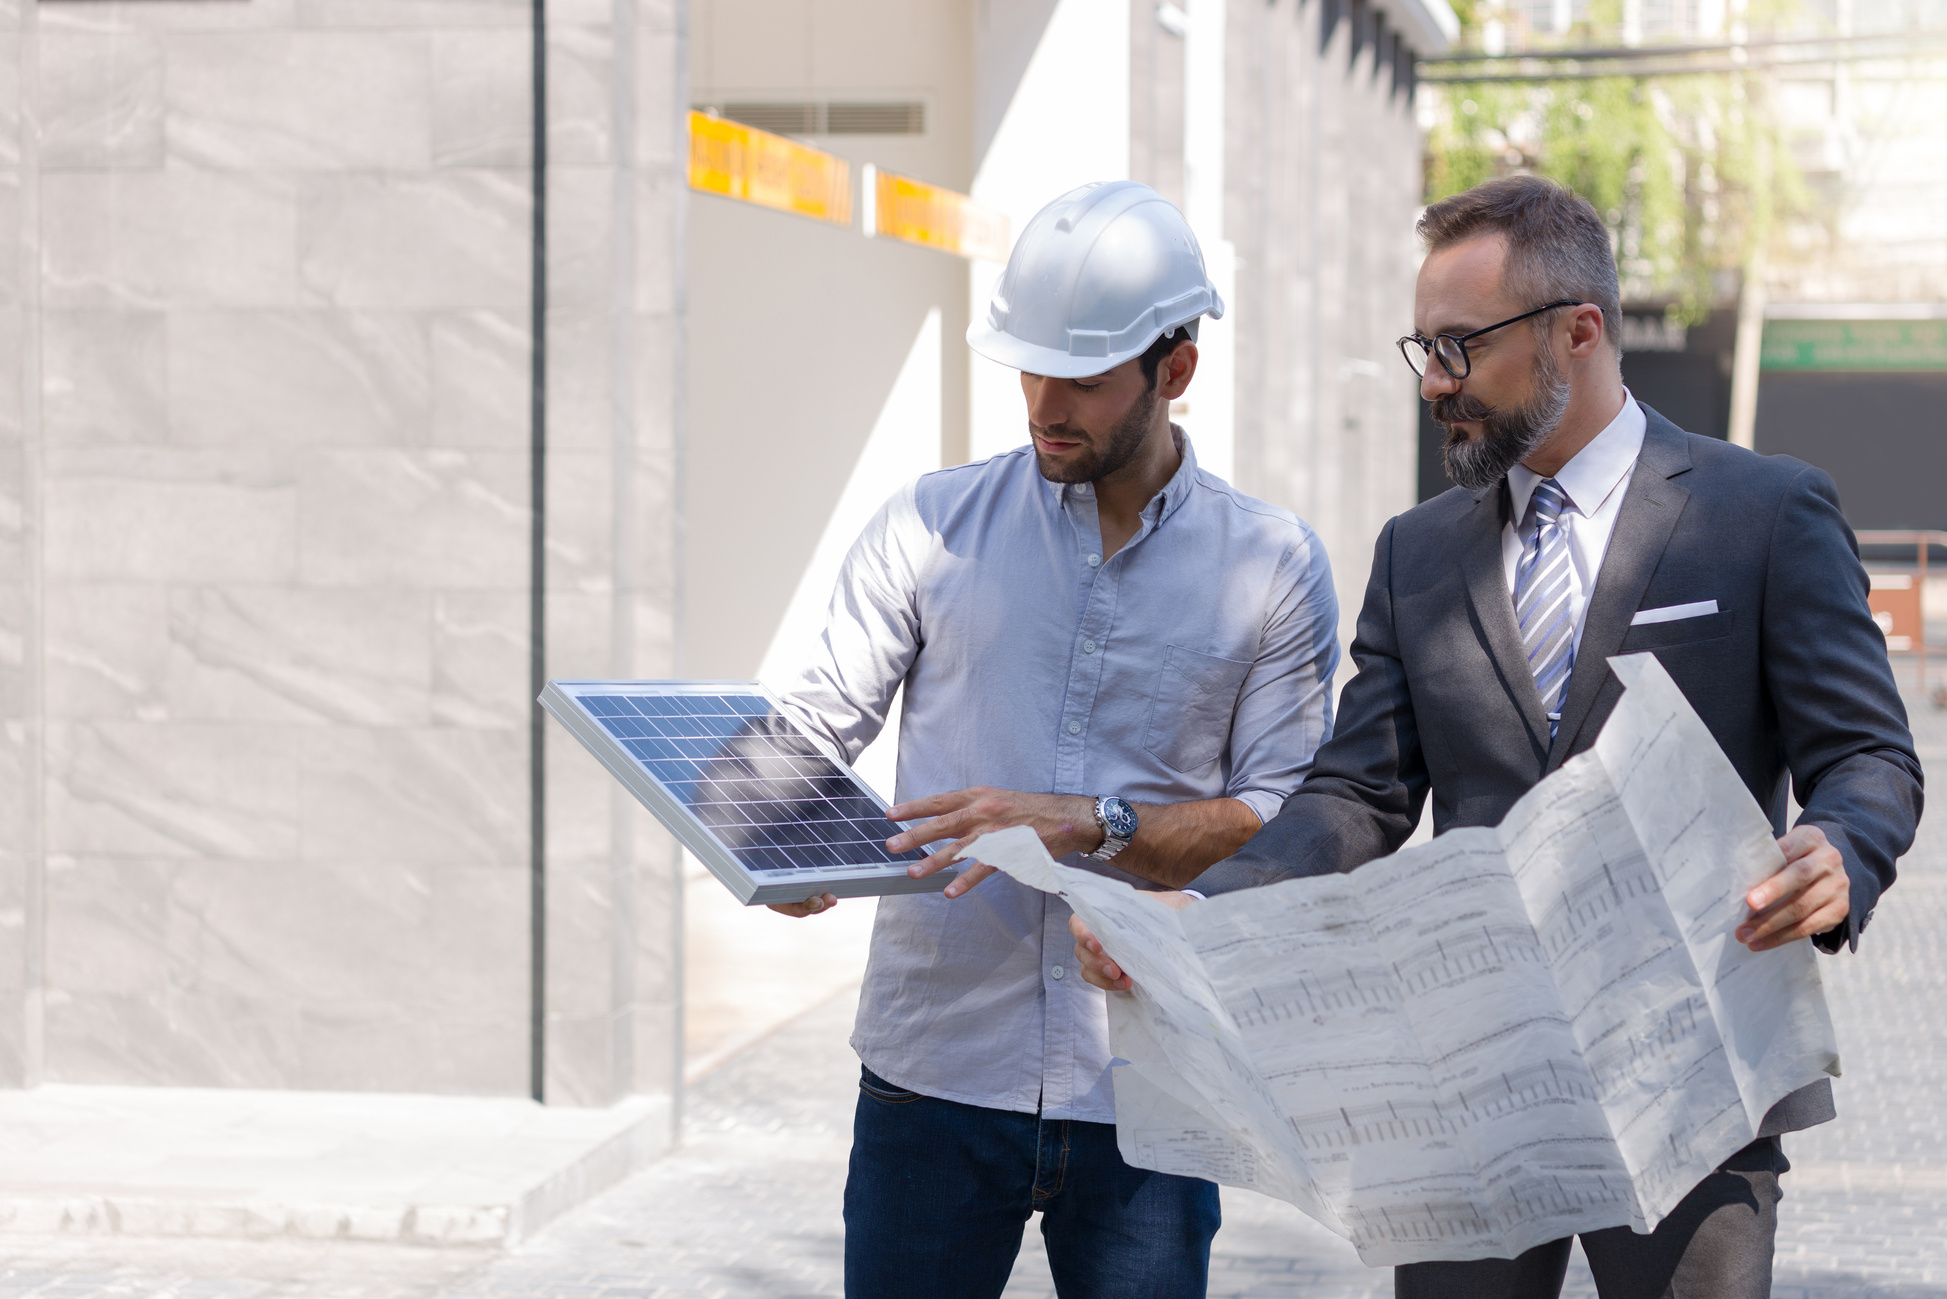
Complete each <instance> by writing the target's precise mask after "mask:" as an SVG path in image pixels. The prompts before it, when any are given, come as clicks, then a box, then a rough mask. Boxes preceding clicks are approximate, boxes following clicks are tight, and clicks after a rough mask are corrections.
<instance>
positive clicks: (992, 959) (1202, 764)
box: [782, 435, 1339, 1123]
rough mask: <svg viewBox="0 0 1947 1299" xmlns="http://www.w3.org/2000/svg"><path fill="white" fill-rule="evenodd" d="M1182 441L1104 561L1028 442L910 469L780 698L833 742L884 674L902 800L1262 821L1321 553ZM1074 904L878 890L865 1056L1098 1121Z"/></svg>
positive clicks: (1307, 754)
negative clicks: (1052, 803) (1114, 801)
mask: <svg viewBox="0 0 1947 1299" xmlns="http://www.w3.org/2000/svg"><path fill="white" fill-rule="evenodd" d="M1178 446H1179V448H1180V450H1181V452H1182V456H1183V463H1182V466H1181V468H1179V469H1178V471H1177V473H1176V475H1175V476H1174V477H1173V478H1171V480H1170V481H1169V483H1168V484H1167V485H1166V486H1165V487H1164V488H1163V490H1162V491H1160V492H1158V493H1157V494H1156V496H1155V497H1154V499H1152V500H1151V501H1150V502H1149V504H1148V505H1147V506H1146V507H1144V509H1143V512H1142V522H1141V526H1140V527H1139V528H1138V529H1137V532H1136V535H1135V536H1134V537H1132V538H1130V540H1129V543H1128V544H1127V545H1125V546H1124V547H1123V548H1122V549H1121V550H1119V551H1117V552H1116V553H1115V554H1114V555H1112V556H1110V557H1109V558H1108V560H1107V561H1104V560H1103V558H1102V528H1101V523H1100V520H1099V518H1098V516H1097V514H1096V509H1095V493H1094V490H1093V488H1092V487H1091V486H1090V485H1089V484H1086V483H1081V484H1075V485H1068V486H1064V485H1059V484H1055V483H1050V482H1048V481H1047V480H1046V479H1044V478H1042V476H1041V474H1040V472H1039V470H1038V469H1037V468H1036V467H1035V458H1034V451H1033V448H1032V447H1021V448H1019V449H1017V450H1014V451H1010V452H1007V453H1006V454H1004V455H999V456H995V457H994V458H993V459H991V460H986V461H982V462H980V463H978V464H971V465H962V466H960V467H959V468H955V469H946V470H942V471H940V472H939V473H934V474H928V475H926V476H925V477H924V478H921V479H920V480H919V481H918V482H916V483H914V484H912V485H911V486H909V487H907V488H905V489H904V490H903V491H901V492H900V493H899V494H898V495H897V496H895V497H893V499H892V500H890V501H888V502H887V503H886V505H885V508H883V509H882V510H881V511H880V512H879V514H878V516H877V517H876V518H875V519H873V521H872V523H871V524H870V525H869V526H868V527H867V528H866V530H865V532H864V534H863V535H861V536H860V538H859V540H858V543H857V544H856V545H855V546H853V548H852V551H851V553H850V555H848V556H847V558H846V560H845V566H844V568H843V569H842V570H841V572H840V575H839V580H838V589H837V591H836V593H835V594H834V596H833V599H832V606H831V613H830V617H829V620H828V623H827V626H826V629H825V634H824V635H823V636H822V637H821V638H820V639H819V640H818V642H817V643H816V644H815V645H808V646H806V647H805V650H806V656H805V661H804V666H803V669H802V672H801V673H800V674H799V675H798V676H797V678H796V680H795V682H794V683H793V684H791V686H790V687H789V689H788V690H787V691H784V692H782V694H783V699H784V702H785V705H786V706H787V707H788V708H790V709H791V710H792V711H793V712H794V713H795V714H796V715H797V716H798V717H799V718H800V719H801V720H802V721H803V722H804V724H805V726H806V728H807V729H808V731H809V733H810V734H811V735H813V736H814V737H816V738H818V739H820V740H822V741H823V742H824V743H827V744H829V745H830V746H831V747H832V749H833V750H834V751H836V752H838V753H840V754H842V755H843V756H844V757H845V758H846V759H847V760H850V759H852V758H855V757H856V756H857V755H858V753H859V751H860V750H861V749H863V748H864V747H865V746H866V744H867V743H868V742H869V741H870V740H871V739H872V738H873V737H874V736H875V735H877V734H878V732H879V728H880V727H881V726H882V725H884V723H885V719H886V712H887V709H888V708H889V707H890V706H891V704H892V699H893V694H894V692H895V691H896V690H898V688H899V686H900V684H901V683H902V682H903V683H904V684H905V688H906V693H905V704H904V707H903V709H902V712H901V720H900V726H899V775H898V786H897V797H898V799H899V800H901V801H904V800H908V799H914V798H921V797H924V796H926V795H928V794H942V793H948V792H951V791H953V790H957V789H965V788H967V787H969V786H973V785H993V786H997V787H999V788H1002V789H1018V790H1025V791H1028V792H1031V793H1056V794H1093V795H1102V794H1120V795H1122V796H1123V797H1124V798H1127V799H1129V800H1130V801H1132V802H1135V803H1138V804H1142V803H1165V804H1167V803H1183V802H1190V801H1195V800H1201V799H1212V798H1223V797H1230V798H1235V799H1237V800H1239V801H1240V802H1242V803H1244V804H1245V805H1247V806H1248V807H1249V808H1250V809H1251V810H1252V811H1253V812H1255V813H1257V815H1258V817H1259V819H1260V820H1265V821H1268V820H1270V819H1271V817H1272V816H1274V815H1275V814H1276V813H1277V811H1278V808H1279V807H1280V806H1282V805H1283V803H1284V800H1285V797H1286V796H1287V795H1289V794H1290V793H1291V792H1292V791H1293V790H1295V789H1296V788H1297V787H1298V784H1299V782H1300V781H1302V780H1303V779H1304V778H1305V775H1306V773H1307V772H1308V771H1310V770H1311V760H1312V751H1313V750H1314V749H1316V748H1317V747H1318V746H1319V744H1320V743H1321V742H1322V741H1323V740H1324V739H1325V737H1326V735H1327V734H1328V733H1329V732H1330V729H1331V717H1332V714H1331V691H1330V686H1331V681H1332V673H1333V670H1334V669H1335V668H1336V667H1337V666H1338V653H1339V651H1338V638H1337V622H1338V607H1337V601H1336V599H1335V598H1334V595H1333V589H1332V576H1331V569H1330V566H1329V565H1328V563H1327V561H1326V558H1325V548H1324V547H1323V546H1321V545H1320V544H1319V541H1318V538H1317V537H1316V536H1315V535H1314V534H1313V533H1312V530H1311V529H1310V528H1308V527H1306V526H1305V525H1304V524H1303V523H1301V522H1299V521H1298V520H1297V519H1296V518H1294V517H1292V516H1291V515H1290V514H1288V513H1286V512H1285V511H1283V510H1280V509H1277V508H1275V507H1273V506H1270V505H1266V504H1264V503H1263V502H1262V501H1257V500H1253V499H1252V498H1250V497H1248V496H1246V495H1244V494H1243V493H1242V492H1239V491H1237V490H1235V489H1234V488H1232V487H1231V486H1230V485H1229V484H1227V483H1225V482H1224V481H1223V480H1222V479H1220V478H1217V477H1215V476H1214V475H1211V474H1208V473H1204V472H1203V471H1201V470H1199V469H1198V468H1197V463H1196V456H1195V454H1194V453H1193V452H1192V450H1191V448H1190V443H1189V440H1188V438H1185V437H1182V436H1181V435H1179V440H1178ZM891 829H892V827H891V826H888V827H887V831H888V833H890V832H891ZM1066 860H1067V861H1068V862H1069V863H1070V864H1071V865H1078V866H1083V867H1086V868H1088V869H1091V870H1096V871H1099V872H1101V873H1103V874H1107V875H1112V876H1116V877H1119V878H1122V879H1133V877H1132V876H1129V875H1126V874H1125V873H1123V872H1121V871H1117V870H1115V869H1114V868H1113V866H1112V865H1104V864H1102V863H1100V862H1094V861H1090V860H1086V859H1080V858H1076V857H1070V858H1067V859H1066ZM1068 917H1069V910H1068V905H1067V903H1065V902H1063V901H1062V900H1061V899H1060V898H1059V897H1055V896H1052V895H1050V894H1046V893H1042V892H1040V891H1038V890H1036V889H1031V888H1028V887H1027V886H1025V885H1022V884H1017V883H1016V882H1015V881H1014V880H1012V879H1010V878H1008V877H1007V876H1005V875H995V876H992V877H990V878H988V879H986V880H984V881H982V882H981V883H980V884H979V885H978V886H976V887H975V888H974V889H973V890H972V891H971V892H969V893H968V894H967V895H966V896H965V897H961V898H955V899H953V900H951V901H949V900H948V899H947V898H945V897H943V896H941V895H940V894H937V893H922V894H908V895H905V896H901V897H888V898H882V899H880V901H879V911H878V918H877V921H876V922H875V924H874V926H873V930H872V955H871V961H870V964H869V965H868V967H867V969H866V975H865V986H864V989H863V992H862V994H861V997H860V1000H859V1013H858V1023H857V1027H856V1029H855V1030H854V1033H853V1036H852V1045H853V1047H854V1049H856V1050H857V1051H858V1053H859V1057H860V1058H861V1059H862V1060H864V1061H865V1064H866V1066H867V1067H868V1068H870V1069H871V1070H872V1071H873V1072H874V1073H876V1074H878V1075H879V1076H880V1077H882V1078H884V1079H885V1080H886V1081H888V1082H890V1083H893V1084H894V1085H895V1086H899V1087H905V1088H909V1089H911V1090H913V1091H916V1092H919V1093H921V1094H922V1095H926V1096H936V1097H940V1098H942V1099H945V1100H951V1101H959V1102H961V1103H963V1104H968V1105H980V1106H985V1107H987V1108H990V1109H1002V1110H1013V1111H1016V1112H1021V1113H1029V1114H1032V1113H1034V1112H1035V1111H1036V1109H1037V1108H1038V1109H1040V1110H1041V1112H1042V1113H1043V1114H1045V1115H1046V1116H1047V1117H1049V1118H1052V1119H1080V1120H1085V1121H1088V1122H1095V1123H1110V1122H1113V1121H1114V1119H1115V1103H1114V1096H1113V1093H1112V1091H1111V1088H1110V1081H1109V1060H1110V1052H1109V1031H1108V1005H1107V1001H1106V998H1105V995H1104V994H1103V993H1102V992H1101V990H1099V989H1097V988H1092V987H1090V986H1089V985H1088V984H1087V983H1086V982H1084V981H1083V980H1082V978H1081V977H1080V975H1079V973H1078V972H1077V971H1076V969H1075V962H1074V951H1075V941H1074V939H1073V938H1071V937H1069V934H1068ZM807 923H810V924H817V923H818V922H817V921H816V920H812V921H809V922H807Z"/></svg>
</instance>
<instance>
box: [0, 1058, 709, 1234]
mask: <svg viewBox="0 0 1947 1299" xmlns="http://www.w3.org/2000/svg"><path fill="white" fill-rule="evenodd" d="M669 1145H670V1106H669V1101H668V1099H667V1098H666V1097H637V1098H632V1099H630V1100H627V1101H624V1102H622V1103H620V1104H618V1105H615V1106H612V1107H610V1108H608V1109H568V1108H551V1107H546V1106H541V1105H537V1104H535V1103H533V1102H532V1101H527V1100H519V1099H513V1098H505V1097H478V1096H423V1095H414V1096H395V1095H371V1094H363V1093H342V1092H273V1091H243V1090H235V1091H232V1090H215V1089H211V1090H204V1089H188V1088H166V1087H79V1086H65V1085H61V1086H56V1085H49V1086H44V1087H38V1088H35V1089H33V1090H31V1091H19V1092H6V1093H0V1231H4V1232H9V1233H13V1232H35V1233H55V1232H61V1233H86V1234H102V1235H131V1236H204V1237H235V1238H248V1239H262V1238H270V1237H297V1238H310V1239H340V1240H371V1241H390V1242H395V1243H408V1244H418V1245H454V1246H475V1247H478V1246H491V1245H500V1246H505V1245H512V1244H514V1243H516V1242H518V1241H520V1240H523V1239H525V1238H526V1237H528V1236H530V1235H532V1234H533V1233H534V1232H535V1231H537V1230H539V1229H540V1228H541V1227H542V1226H543V1225H545V1224H546V1223H547V1222H549V1221H551V1220H552V1219H554V1218H556V1217H559V1216H560V1215H561V1214H563V1213H565V1212H567V1211H568V1210H569V1209H571V1208H573V1207H575V1206H576V1205H578V1204H580V1203H582V1202H583V1201H585V1200H587V1199H589V1198H590V1197H591V1196H594V1195H596V1194H598V1193H599V1192H601V1191H603V1190H605V1189H606V1188H608V1187H610V1186H613V1185H614V1184H615V1183H617V1182H619V1181H621V1180H622V1179H623V1178H625V1177H627V1176H628V1175H629V1174H630V1173H633V1172H634V1171H636V1170H637V1169H639V1168H641V1167H643V1166H644V1165H645V1164H647V1163H649V1162H650V1161H652V1160H654V1159H655V1158H657V1157H658V1156H660V1155H662V1154H663V1153H664V1152H665V1151H667V1150H668V1148H669Z"/></svg>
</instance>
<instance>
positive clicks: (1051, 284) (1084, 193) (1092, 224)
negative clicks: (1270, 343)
mask: <svg viewBox="0 0 1947 1299" xmlns="http://www.w3.org/2000/svg"><path fill="white" fill-rule="evenodd" d="M1223 314H1224V300H1223V299H1222V298H1220V297H1218V296H1217V288H1216V286H1215V285H1213V284H1212V283H1211V282H1210V276H1209V275H1208V274H1206V273H1205V271H1204V269H1203V250H1202V249H1200V248H1199V247H1197V237H1196V236H1195V235H1193V234H1191V233H1190V223H1189V222H1188V221H1185V220H1184V219H1183V214H1182V213H1181V212H1179V211H1177V210H1176V206H1175V204H1173V203H1171V202H1170V201H1169V200H1168V199H1166V198H1164V197H1163V196H1162V195H1161V194H1158V193H1157V192H1156V191H1155V190H1153V189H1151V188H1150V187H1149V186H1147V185H1140V184H1137V183H1136V182H1135V181H1133V180H1112V181H1106V182H1103V183H1100V184H1095V185H1084V186H1082V187H1081V188H1080V189H1077V190H1070V191H1069V192H1068V193H1066V194H1063V195H1062V196H1061V197H1060V198H1058V199H1056V200H1055V201H1054V202H1052V203H1050V204H1049V205H1048V206H1047V207H1044V208H1042V209H1041V211H1039V212H1037V213H1036V214H1035V217H1034V220H1032V221H1030V222H1028V226H1027V229H1025V230H1023V231H1022V232H1021V238H1020V242H1018V243H1016V244H1015V245H1014V252H1013V255H1012V256H1010V257H1009V258H1008V259H1007V270H1006V271H1004V272H1003V273H1002V275H1001V282H1000V287H999V288H997V289H995V290H994V300H993V301H992V302H991V303H989V304H988V307H987V311H986V312H985V313H984V314H983V315H982V316H981V317H979V318H977V319H976V320H975V321H974V322H973V324H971V325H969V326H967V346H969V347H971V348H973V350H974V351H976V352H978V353H980V354H981V355H982V356H984V357H986V358H987V359H988V360H990V361H998V362H1000V363H1001V364H1002V365H1005V366H1009V367H1011V368H1012V369H1016V370H1025V371H1027V372H1028V373H1029V374H1041V375H1047V376H1049V377H1050V378H1055V379H1080V378H1083V377H1085V376H1087V375H1091V374H1101V373H1103V372H1104V371H1106V370H1113V369H1114V368H1115V367H1116V366H1118V365H1121V364H1122V363H1123V362H1124V361H1128V360H1131V359H1133V358H1135V357H1138V356H1141V355H1142V354H1143V351H1144V350H1145V349H1146V348H1148V346H1149V345H1150V344H1151V343H1153V342H1155V341H1156V340H1157V339H1159V338H1161V337H1162V336H1163V335H1164V334H1166V333H1168V332H1169V331H1171V330H1173V329H1175V328H1176V327H1177V326H1178V325H1184V324H1189V323H1190V322H1192V321H1194V320H1196V319H1197V317H1199V316H1209V317H1210V318H1211V319H1213V320H1216V319H1220V318H1222V316H1223ZM1192 329H1194V326H1192Z"/></svg>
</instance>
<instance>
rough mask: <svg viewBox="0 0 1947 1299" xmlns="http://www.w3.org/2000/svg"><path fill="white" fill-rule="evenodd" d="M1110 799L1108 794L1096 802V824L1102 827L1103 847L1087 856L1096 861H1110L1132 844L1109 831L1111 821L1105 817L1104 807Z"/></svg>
mask: <svg viewBox="0 0 1947 1299" xmlns="http://www.w3.org/2000/svg"><path fill="white" fill-rule="evenodd" d="M1110 797H1111V796H1110V795H1108V794H1103V795H1101V796H1099V797H1098V798H1097V799H1096V800H1095V824H1096V825H1098V826H1100V827H1102V846H1101V847H1099V848H1097V849H1096V850H1095V851H1094V852H1092V853H1087V854H1085V855H1086V856H1088V857H1089V858H1091V859H1093V860H1095V861H1108V860H1109V859H1110V858H1112V857H1114V856H1115V855H1116V854H1117V853H1119V852H1121V851H1122V850H1123V849H1124V848H1127V847H1128V846H1129V843H1130V840H1128V839H1122V838H1118V837H1117V836H1116V835H1115V834H1114V833H1112V832H1111V831H1110V829H1109V819H1108V817H1106V816H1104V815H1103V812H1102V805H1103V804H1104V803H1106V802H1108V801H1109V798H1110Z"/></svg>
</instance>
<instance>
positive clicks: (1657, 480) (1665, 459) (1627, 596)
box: [1547, 406, 1690, 771]
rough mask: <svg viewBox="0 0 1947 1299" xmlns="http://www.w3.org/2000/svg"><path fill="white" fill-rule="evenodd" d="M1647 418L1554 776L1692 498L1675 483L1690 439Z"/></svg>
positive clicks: (1573, 680)
mask: <svg viewBox="0 0 1947 1299" xmlns="http://www.w3.org/2000/svg"><path fill="white" fill-rule="evenodd" d="M1643 412H1644V414H1645V415H1647V416H1648V417H1649V427H1648V428H1647V429H1646V430H1645V431H1644V434H1643V450H1642V451H1641V453H1640V454H1639V455H1638V456H1637V458H1636V468H1635V469H1634V470H1633V471H1632V472H1631V474H1630V478H1629V485H1628V487H1626V488H1625V489H1624V490H1625V492H1626V495H1625V496H1624V497H1623V503H1622V510H1621V512H1620V513H1618V514H1617V516H1616V528H1615V531H1614V532H1612V533H1611V534H1610V535H1609V548H1608V550H1607V551H1605V552H1604V554H1603V557H1602V570H1601V572H1600V573H1598V574H1597V576H1596V583H1595V595H1594V597H1593V598H1591V599H1590V601H1589V613H1588V619H1587V621H1585V622H1584V623H1583V626H1582V643H1581V645H1579V646H1578V647H1577V648H1576V651H1575V671H1574V672H1573V673H1572V674H1571V675H1570V676H1569V679H1568V695H1567V697H1566V698H1565V699H1563V701H1562V724H1561V726H1560V727H1559V728H1558V729H1557V731H1556V734H1555V743H1554V745H1553V747H1551V748H1550V749H1549V752H1548V767H1547V769H1548V770H1549V771H1553V770H1554V769H1555V768H1557V767H1559V766H1561V765H1562V762H1563V760H1564V759H1565V758H1567V757H1568V755H1569V754H1570V753H1572V752H1574V745H1575V737H1576V735H1577V734H1579V733H1580V731H1581V729H1582V727H1583V725H1584V723H1586V722H1587V721H1588V720H1589V710H1590V708H1591V707H1593V706H1594V704H1595V700H1596V696H1597V694H1599V693H1600V692H1601V690H1602V683H1603V681H1604V680H1605V679H1606V678H1607V677H1608V675H1609V657H1610V656H1611V655H1613V654H1616V653H1618V652H1619V651H1620V650H1621V649H1622V643H1623V637H1625V636H1627V635H1628V634H1629V620H1630V619H1631V618H1632V617H1634V616H1635V614H1636V610H1637V608H1638V607H1639V606H1640V605H1641V604H1642V600H1643V591H1644V589H1645V588H1647V587H1648V586H1649V582H1650V577H1651V575H1652V574H1654V573H1655V572H1656V566H1657V563H1658V562H1659V561H1660V560H1661V559H1662V558H1663V548H1664V547H1665V546H1667V545H1668V544H1669V542H1670V533H1671V532H1672V531H1674V530H1675V528H1676V526H1677V519H1678V517H1679V516H1681V515H1682V514H1683V507H1684V504H1685V502H1687V501H1688V500H1689V499H1690V493H1689V492H1687V491H1685V490H1684V489H1683V488H1682V487H1679V486H1678V485H1677V484H1676V483H1674V482H1672V481H1670V480H1671V479H1672V478H1673V477H1675V476H1676V475H1677V474H1681V473H1683V472H1684V471H1685V470H1687V469H1689V468H1690V451H1689V448H1688V447H1686V446H1685V445H1684V434H1683V432H1682V431H1681V430H1679V429H1678V428H1677V426H1676V425H1674V424H1672V423H1670V421H1668V420H1666V419H1664V418H1663V417H1662V416H1661V415H1658V414H1657V413H1656V412H1655V411H1653V410H1651V409H1650V408H1649V407H1647V406H1645V407H1643Z"/></svg>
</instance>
